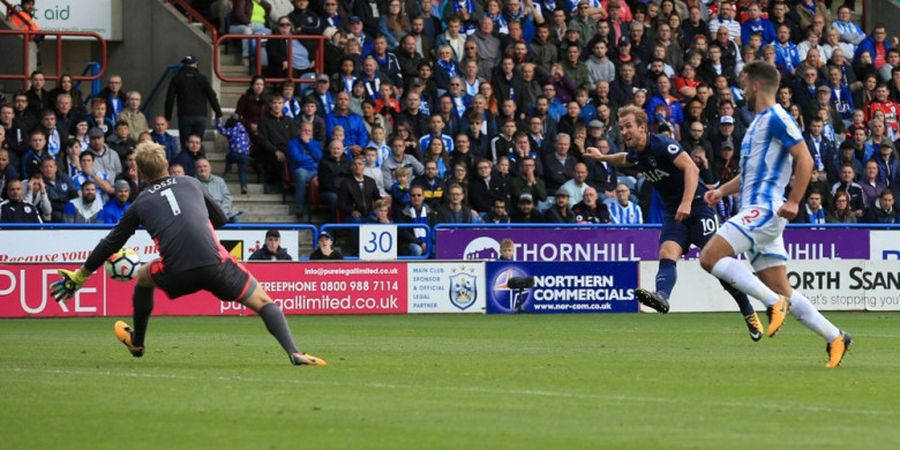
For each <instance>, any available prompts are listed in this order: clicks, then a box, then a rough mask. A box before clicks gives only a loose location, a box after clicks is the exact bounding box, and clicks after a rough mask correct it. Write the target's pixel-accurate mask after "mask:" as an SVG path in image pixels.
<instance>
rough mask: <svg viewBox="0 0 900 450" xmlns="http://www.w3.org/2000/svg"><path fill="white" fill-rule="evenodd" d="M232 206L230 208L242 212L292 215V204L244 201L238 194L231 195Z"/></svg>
mask: <svg viewBox="0 0 900 450" xmlns="http://www.w3.org/2000/svg"><path fill="white" fill-rule="evenodd" d="M232 199H233V200H232V206H231V209H233V210H235V211H244V214H256V215H266V216H274V215H281V214H283V215H292V214H293V213H292V212H291V209H292V205H282V204H281V202H278V203H276V204H272V203H254V202H244V201H240V200H239V199H240V196H238V197H232Z"/></svg>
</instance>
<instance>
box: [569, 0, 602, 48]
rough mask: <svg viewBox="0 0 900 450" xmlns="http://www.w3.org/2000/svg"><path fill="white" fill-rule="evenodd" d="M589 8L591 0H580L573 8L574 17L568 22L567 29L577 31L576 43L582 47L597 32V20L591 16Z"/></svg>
mask: <svg viewBox="0 0 900 450" xmlns="http://www.w3.org/2000/svg"><path fill="white" fill-rule="evenodd" d="M590 10H591V2H590V1H589V0H580V1H579V2H578V6H577V7H576V9H575V17H573V18H572V19H571V20H569V24H568V29H569V30H576V31H578V33H579V37H578V40H579V42H578V44H579V45H580V46H581V47H582V48H584V47H587V43H588V42H590V41H591V39H593V38H594V35H595V34H596V33H597V20H595V19H594V18H593V17H591V13H590Z"/></svg>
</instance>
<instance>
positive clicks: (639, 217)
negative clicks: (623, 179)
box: [606, 183, 644, 225]
mask: <svg viewBox="0 0 900 450" xmlns="http://www.w3.org/2000/svg"><path fill="white" fill-rule="evenodd" d="M630 197H631V189H629V188H628V186H626V185H625V184H623V183H619V185H618V186H616V200H615V201H613V202H610V203H607V204H606V205H607V207H609V218H610V220H612V223H614V224H616V225H639V224H642V223H644V216H643V214H642V213H641V207H640V206H638V204H637V203H635V202H632V201H631V200H630Z"/></svg>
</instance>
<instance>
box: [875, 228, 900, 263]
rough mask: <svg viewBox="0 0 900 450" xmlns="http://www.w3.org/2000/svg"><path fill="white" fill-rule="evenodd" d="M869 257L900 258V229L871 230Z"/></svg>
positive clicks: (876, 258) (877, 259)
mask: <svg viewBox="0 0 900 450" xmlns="http://www.w3.org/2000/svg"><path fill="white" fill-rule="evenodd" d="M869 249H870V254H869V259H871V260H873V261H880V260H893V261H898V260H900V230H872V231H870V232H869Z"/></svg>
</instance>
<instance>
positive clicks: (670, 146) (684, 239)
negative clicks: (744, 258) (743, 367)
mask: <svg viewBox="0 0 900 450" xmlns="http://www.w3.org/2000/svg"><path fill="white" fill-rule="evenodd" d="M619 129H620V130H621V133H622V138H623V140H624V142H625V146H626V147H628V149H629V152H628V153H615V154H611V155H610V154H607V155H604V154H602V153H600V151H599V150H598V149H596V148H593V147H590V148H588V149H587V150H586V151H585V156H587V157H590V158H592V159H596V160H599V161H605V162H607V163H609V164H612V165H613V166H616V167H632V168H635V169H637V170H638V171H640V172H642V173H643V174H644V177H645V178H646V179H647V181H648V182H650V183H653V187H654V188H655V189H656V191H657V192H658V193H659V195H660V197H661V198H662V202H663V205H664V207H665V209H666V217H665V220H664V221H663V226H662V231H661V232H660V235H659V271H658V272H657V274H656V292H652V291H649V290H646V289H643V288H640V289H637V290H636V291H635V295H636V296H637V298H638V300H639V301H640V302H641V303H643V304H644V305H646V306H648V307H650V308H653V309H655V310H657V311H659V312H661V313H664V314H665V313H667V312H669V296H670V295H671V293H672V288H674V287H675V280H676V278H677V274H676V270H675V261H676V260H678V258H681V256H682V255H683V254H684V253H686V252H687V251H688V249H689V248H690V246H691V244H693V245H696V246H697V247H699V248H703V246H704V245H706V243H707V242H708V241H709V239H710V238H712V237H713V235H715V233H716V229H717V226H718V225H717V224H718V222H717V220H716V213H715V211H714V210H713V209H712V208H710V207H709V206H708V205H707V204H706V202H705V201H704V200H703V194H704V193H705V192H706V186H704V185H703V183H701V182H700V176H699V169H698V168H697V166H696V165H695V164H694V162H693V160H691V157H690V155H689V154H688V153H687V152H685V151H684V149H682V148H681V145H679V144H678V143H677V142H675V140H673V139H672V138H670V137H668V136H666V135H664V134H651V133H649V132H648V131H647V114H646V113H645V112H644V110H642V109H640V108H637V107H634V106H626V107H623V108H621V109H619ZM721 284H722V287H724V288H725V290H726V291H728V293H730V294H731V296H732V297H734V300H735V301H736V302H737V304H738V307H739V308H740V311H741V315H742V316H743V317H744V321H745V322H746V323H747V329H748V330H749V331H750V337H751V338H752V339H753V340H754V341H758V340H759V339H760V338H761V337H762V333H763V327H762V323H760V321H759V316H757V314H756V311H754V310H753V306H752V305H750V301H749V300H748V299H747V296H746V295H744V294H743V293H742V292H740V291H738V290H737V289H735V288H734V287H733V286H731V285H730V284H728V283H721Z"/></svg>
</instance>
